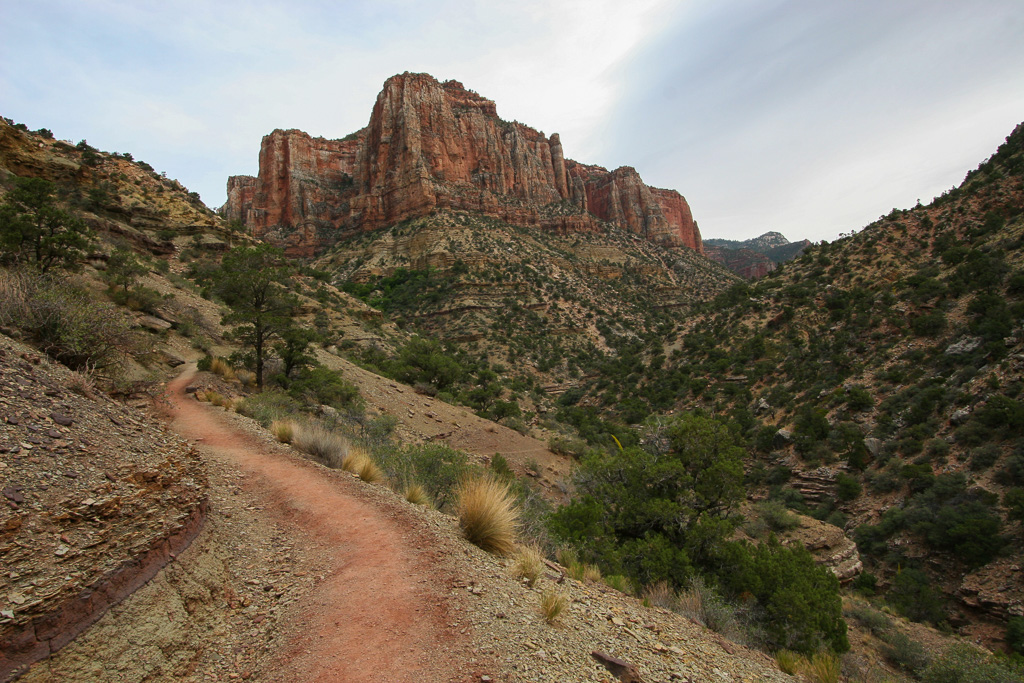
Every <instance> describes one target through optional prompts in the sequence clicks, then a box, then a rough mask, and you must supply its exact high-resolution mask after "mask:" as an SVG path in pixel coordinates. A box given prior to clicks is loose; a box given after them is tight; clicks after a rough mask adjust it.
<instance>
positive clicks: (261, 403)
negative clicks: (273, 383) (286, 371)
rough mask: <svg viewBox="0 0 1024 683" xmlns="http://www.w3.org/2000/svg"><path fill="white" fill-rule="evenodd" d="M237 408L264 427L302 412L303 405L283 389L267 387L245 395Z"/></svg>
mask: <svg viewBox="0 0 1024 683" xmlns="http://www.w3.org/2000/svg"><path fill="white" fill-rule="evenodd" d="M235 410H236V411H238V412H239V413H241V414H242V415H245V416H246V417H251V418H252V419H254V420H256V421H257V422H259V423H260V424H261V425H263V426H264V427H269V426H270V423H272V422H274V421H275V420H285V419H288V418H291V417H294V416H296V415H299V414H301V413H302V405H300V404H299V403H298V402H297V401H295V399H293V398H292V397H291V396H289V395H288V394H286V393H284V392H283V391H279V390H276V389H266V390H264V391H261V392H260V393H258V394H253V395H252V396H247V397H245V398H244V399H243V400H242V401H240V402H239V403H238V404H237V405H236V406H235Z"/></svg>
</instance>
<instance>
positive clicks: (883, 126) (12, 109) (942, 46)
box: [0, 0, 1024, 241]
mask: <svg viewBox="0 0 1024 683" xmlns="http://www.w3.org/2000/svg"><path fill="white" fill-rule="evenodd" d="M403 71H413V72H427V73H430V74H432V75H433V76H435V77H437V78H438V79H440V80H446V79H455V80H459V81H461V82H462V83H463V84H464V85H465V86H466V87H467V88H471V89H473V90H476V91H477V92H479V93H480V94H481V95H483V96H485V97H488V98H490V99H492V100H494V101H495V102H496V103H497V109H498V114H499V116H501V117H502V118H504V119H507V120H518V121H521V122H523V123H525V124H527V125H530V126H532V127H534V128H536V129H538V130H542V131H544V132H545V133H547V134H551V133H556V132H557V133H559V134H560V135H561V139H562V145H563V148H564V150H565V154H566V156H567V157H569V158H572V159H576V160H577V161H581V162H584V163H588V164H599V165H602V166H606V167H608V168H616V167H618V166H632V167H634V168H636V169H637V171H638V172H639V173H640V175H641V177H642V178H643V179H644V181H645V182H647V183H648V184H650V185H654V186H657V187H667V188H672V189H676V190H679V191H680V192H681V193H682V194H683V195H684V196H685V197H686V198H687V201H688V202H689V204H690V207H691V209H692V211H693V214H694V217H695V219H696V220H697V222H698V224H699V226H700V229H701V232H702V234H703V236H704V237H705V238H710V237H719V238H728V239H740V240H742V239H748V238H751V237H756V236H757V235H760V234H762V233H764V232H766V231H769V230H775V231H778V232H781V233H783V234H784V235H786V236H787V237H788V238H789V239H791V240H798V239H805V238H806V239H810V240H812V241H820V240H823V239H827V240H832V239H835V238H836V236H837V235H839V234H848V233H850V232H852V231H856V230H859V229H860V228H862V227H864V226H865V225H866V224H868V223H869V222H871V221H872V220H875V219H876V218H878V217H879V216H880V215H883V214H886V213H888V212H889V211H890V210H891V209H892V208H906V207H910V206H913V205H914V204H915V203H916V202H917V201H918V200H920V201H922V202H928V201H929V200H931V199H932V198H933V197H935V196H936V195H938V194H941V193H942V192H943V191H945V190H948V189H949V188H950V187H953V186H954V185H957V184H959V183H960V182H961V181H962V180H963V177H964V175H965V174H966V172H967V171H968V170H970V169H972V168H975V167H976V166H977V165H978V164H979V163H980V162H981V161H983V160H984V159H985V158H986V157H988V156H989V155H990V154H992V153H993V152H994V151H995V149H996V147H997V146H998V145H999V144H1000V143H1001V142H1002V141H1003V140H1004V139H1005V137H1006V136H1007V135H1009V133H1010V132H1011V131H1012V130H1013V128H1014V126H1016V125H1017V124H1018V123H1020V122H1022V121H1024V4H1022V3H1021V0H971V1H970V2H967V1H966V0H964V1H962V2H956V1H954V0H921V1H917V0H884V1H882V0H858V1H854V0H757V1H754V0H677V1H676V2H670V1H668V0H630V2H621V1H619V0H517V1H516V2H504V1H502V0H335V1H328V0H292V1H291V2H287V3H285V2H270V1H266V0H262V1H261V0H253V1H245V2H241V1H234V0H218V1H216V2H213V1H210V2H200V1H198V0H164V1H163V2H153V1H152V0H130V1H125V0H68V1H61V0H33V1H32V2H24V1H23V0H0V114H2V115H3V116H6V117H7V118H10V119H13V120H14V121H16V122H19V123H25V124H27V125H28V126H29V127H30V128H32V129H37V128H49V129H50V130H52V131H53V133H54V135H55V136H56V137H58V138H61V139H67V140H71V141H72V142H78V141H79V140H83V139H84V140H87V141H88V142H89V143H90V144H91V145H93V146H94V147H98V148H99V149H102V150H105V151H110V152H114V151H117V152H130V153H131V154H132V155H133V156H134V157H135V158H136V159H139V160H144V161H146V162H148V163H149V164H151V165H152V166H153V167H154V168H156V170H158V171H164V172H166V173H167V175H168V177H171V178H176V179H178V180H179V181H181V182H182V183H183V184H184V185H185V186H186V187H188V188H189V189H190V190H194V191H197V192H199V194H200V196H201V197H202V199H203V201H204V202H206V204H207V205H209V206H211V207H212V208H216V207H218V206H220V205H221V204H222V203H223V202H224V200H225V184H226V181H227V177H228V176H229V175H238V174H249V175H255V174H256V173H257V171H258V164H257V162H258V154H259V147H260V140H261V139H262V137H263V136H264V135H266V134H267V133H269V132H270V131H272V130H273V129H275V128H299V129H302V130H304V131H306V132H308V133H310V134H311V135H314V136H323V137H327V138H341V137H344V136H345V135H347V134H348V133H351V132H353V131H355V130H358V129H359V128H362V127H363V126H365V125H366V124H367V122H368V120H369V117H370V111H371V108H372V106H373V102H374V100H375V99H376V96H377V93H378V92H379V91H380V89H381V86H382V84H383V83H384V81H385V80H386V79H387V78H388V77H389V76H392V75H394V74H396V73H401V72H403Z"/></svg>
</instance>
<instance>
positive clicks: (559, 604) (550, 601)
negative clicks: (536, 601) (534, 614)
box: [540, 590, 569, 624]
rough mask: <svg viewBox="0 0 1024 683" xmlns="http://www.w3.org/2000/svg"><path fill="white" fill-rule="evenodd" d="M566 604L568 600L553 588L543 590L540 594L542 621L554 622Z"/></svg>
mask: <svg viewBox="0 0 1024 683" xmlns="http://www.w3.org/2000/svg"><path fill="white" fill-rule="evenodd" d="M568 604H569V601H568V600H567V599H566V597H565V596H564V595H562V594H561V593H556V592H555V591H553V590H547V591H544V593H543V594H541V596H540V612H541V614H543V615H544V621H546V622H548V623H549V624H553V623H555V620H556V619H558V617H559V615H560V614H561V613H562V612H563V611H564V610H565V607H566V605H568Z"/></svg>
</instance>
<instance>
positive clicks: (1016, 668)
mask: <svg viewBox="0 0 1024 683" xmlns="http://www.w3.org/2000/svg"><path fill="white" fill-rule="evenodd" d="M921 680H922V681H923V682H924V683H1024V666H1022V664H1021V663H1020V662H1019V661H1016V662H1015V661H1013V660H1008V659H997V658H995V657H992V656H990V655H986V654H984V653H983V652H981V651H979V650H978V649H976V648H974V647H972V646H970V645H967V644H959V645H954V646H952V647H950V648H949V649H947V650H946V651H945V652H943V653H942V656H941V657H939V658H937V659H936V660H935V661H933V662H932V663H931V664H930V665H929V666H928V667H927V668H925V670H924V671H923V672H921Z"/></svg>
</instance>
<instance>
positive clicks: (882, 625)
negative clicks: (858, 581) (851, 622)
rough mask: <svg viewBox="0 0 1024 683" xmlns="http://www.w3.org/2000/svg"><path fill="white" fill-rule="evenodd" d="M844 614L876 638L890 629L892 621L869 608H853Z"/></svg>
mask: <svg viewBox="0 0 1024 683" xmlns="http://www.w3.org/2000/svg"><path fill="white" fill-rule="evenodd" d="M862 576H863V575H862ZM858 578H859V577H858ZM846 614H847V615H848V616H850V617H852V618H854V619H856V620H857V621H859V622H860V623H861V624H862V625H863V626H865V627H867V628H868V629H870V630H871V632H872V633H873V634H874V635H876V636H880V635H882V634H883V633H885V632H886V631H888V630H889V629H891V628H892V619H890V618H889V617H887V616H885V615H884V614H883V613H881V612H879V611H878V610H876V609H872V608H870V607H853V608H851V609H850V610H849V611H848V612H847V613H846Z"/></svg>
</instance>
